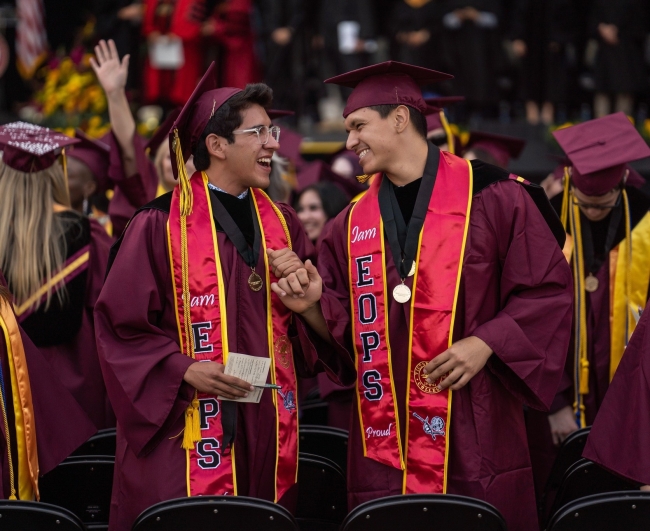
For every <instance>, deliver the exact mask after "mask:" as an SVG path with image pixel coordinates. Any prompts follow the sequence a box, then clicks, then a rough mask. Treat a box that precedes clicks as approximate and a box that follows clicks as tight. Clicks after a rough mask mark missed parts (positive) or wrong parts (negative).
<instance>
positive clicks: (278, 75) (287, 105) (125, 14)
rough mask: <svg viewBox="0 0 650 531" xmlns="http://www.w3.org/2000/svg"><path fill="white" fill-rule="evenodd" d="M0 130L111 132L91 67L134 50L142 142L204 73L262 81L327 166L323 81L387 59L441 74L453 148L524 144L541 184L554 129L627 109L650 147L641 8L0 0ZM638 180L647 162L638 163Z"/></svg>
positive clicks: (564, 3) (649, 67)
mask: <svg viewBox="0 0 650 531" xmlns="http://www.w3.org/2000/svg"><path fill="white" fill-rule="evenodd" d="M0 35H1V39H0V73H1V74H2V77H1V78H0V121H2V122H3V123H4V122H8V121H11V120H14V119H16V118H20V119H23V120H27V121H31V122H35V123H40V124H43V125H46V126H48V127H54V128H59V129H62V130H64V131H68V132H72V131H73V130H74V128H76V127H81V128H82V129H84V130H85V131H87V132H88V133H89V134H90V135H91V136H95V137H98V136H101V135H102V134H103V133H104V132H106V130H107V128H108V116H107V112H106V102H105V99H104V96H103V92H102V89H101V87H100V86H99V85H98V84H97V82H96V80H95V77H94V74H93V71H92V69H91V68H90V66H89V57H90V55H89V54H90V53H92V51H93V47H94V45H95V44H96V43H97V41H98V40H99V39H108V38H112V39H114V40H115V42H116V44H117V48H118V50H119V52H120V55H123V54H127V53H128V54H130V56H131V62H130V75H129V81H128V96H129V100H130V102H131V105H132V109H133V112H134V115H135V116H136V118H137V121H138V124H139V125H138V130H139V132H140V133H141V134H142V135H144V136H148V135H150V134H151V133H152V132H153V131H154V130H155V128H156V127H157V126H158V125H159V123H160V122H161V121H162V120H163V119H164V117H165V116H166V114H167V113H168V112H169V111H170V110H171V109H173V108H175V107H178V106H181V105H182V104H183V103H184V102H185V100H186V99H187V97H188V96H189V95H190V94H191V92H192V89H193V88H194V86H195V84H196V82H197V81H198V79H199V78H200V76H201V75H202V73H203V72H204V71H205V68H206V67H207V65H208V64H209V63H210V62H211V61H216V64H217V66H218V70H219V77H220V81H221V83H222V84H223V85H224V86H239V87H242V86H244V85H245V84H246V83H250V82H255V81H265V82H266V83H268V84H269V85H271V86H272V88H273V89H274V91H275V103H274V107H276V108H279V109H290V110H293V111H295V113H296V114H295V116H292V117H289V118H285V119H284V120H283V121H282V125H283V126H284V127H290V128H293V129H295V130H296V131H299V132H300V133H301V134H302V135H303V136H305V140H306V141H305V142H304V143H303V148H302V149H303V154H304V155H305V156H306V157H308V158H309V157H314V156H322V155H326V154H327V153H328V152H330V153H331V152H333V151H336V150H337V149H338V147H340V145H341V141H343V140H344V139H345V133H344V130H343V122H342V118H341V111H342V109H343V103H344V100H345V97H346V96H347V93H346V91H345V89H344V90H341V89H340V88H339V87H336V86H331V85H325V84H323V83H322V81H323V79H326V78H327V77H330V76H333V75H335V74H338V73H342V72H345V71H348V70H351V69H354V68H359V67H362V66H365V65H370V64H373V63H376V62H380V61H385V60H388V59H394V60H398V61H403V62H408V63H411V64H416V65H421V66H425V67H428V68H433V69H436V70H442V71H444V72H449V73H451V74H453V75H454V76H455V79H454V80H452V81H450V82H447V83H441V84H439V85H435V86H431V87H426V88H425V92H426V95H428V96H436V95H442V96H447V95H462V96H464V97H465V101H463V102H459V103H454V104H452V105H449V106H448V107H447V108H446V109H445V110H446V113H447V117H448V119H449V121H450V122H451V123H452V124H453V128H454V131H455V132H456V133H457V134H458V136H459V138H460V139H461V140H462V139H463V138H466V131H468V130H470V129H473V130H476V129H478V130H487V131H490V132H494V133H502V134H508V135H513V136H518V137H521V138H524V139H526V140H527V145H526V148H525V150H524V152H523V154H522V155H521V157H520V158H519V159H518V160H514V161H512V162H511V166H510V169H511V170H512V171H514V172H517V173H519V174H521V175H525V176H526V177H528V178H530V179H532V180H537V181H539V180H541V179H542V178H543V177H545V176H546V175H547V174H548V173H549V172H550V171H551V170H552V169H553V167H554V166H555V165H556V163H557V161H556V160H553V158H552V157H551V155H552V154H553V153H554V152H559V150H558V149H557V147H556V146H555V145H554V141H553V140H552V137H551V134H550V133H551V131H552V130H553V128H556V127H561V126H563V125H566V124H567V123H576V122H581V121H585V120H588V119H591V118H594V117H598V116H603V115H605V114H608V113H610V112H616V111H624V112H625V113H626V114H628V115H629V116H630V117H631V119H633V121H634V123H635V125H636V126H637V128H638V129H639V131H640V132H641V134H642V135H644V136H645V137H646V139H648V138H650V119H649V117H648V115H649V106H650V76H649V72H650V2H649V1H648V0H615V1H614V0H141V1H137V0H136V1H133V0H14V1H9V2H7V1H0ZM637 169H639V170H640V171H641V173H642V174H644V175H645V176H646V178H648V177H650V162H648V161H646V162H645V164H644V163H641V164H639V165H637Z"/></svg>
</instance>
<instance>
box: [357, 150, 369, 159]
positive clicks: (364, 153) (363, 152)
mask: <svg viewBox="0 0 650 531" xmlns="http://www.w3.org/2000/svg"><path fill="white" fill-rule="evenodd" d="M369 151H370V150H369V149H364V150H363V151H362V152H361V153H359V160H361V159H362V158H363V157H365V156H366V155H367V154H368V152H369Z"/></svg>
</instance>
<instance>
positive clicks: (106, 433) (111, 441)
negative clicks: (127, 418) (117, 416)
mask: <svg viewBox="0 0 650 531" xmlns="http://www.w3.org/2000/svg"><path fill="white" fill-rule="evenodd" d="M115 445H116V435H115V428H109V429H107V430H99V431H98V432H97V433H96V434H95V435H93V436H92V437H91V438H90V439H88V440H87V441H86V442H85V443H83V444H82V445H81V446H80V447H79V448H77V449H76V450H75V451H74V452H73V453H72V455H108V456H110V457H115Z"/></svg>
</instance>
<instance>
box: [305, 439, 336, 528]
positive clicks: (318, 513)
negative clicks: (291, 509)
mask: <svg viewBox="0 0 650 531" xmlns="http://www.w3.org/2000/svg"><path fill="white" fill-rule="evenodd" d="M347 512H348V502H347V484H346V481H345V475H344V474H343V471H342V470H341V468H340V467H339V466H338V465H337V464H336V463H334V462H333V461H331V460H330V459H327V458H325V457H321V456H317V455H310V454H305V453H302V452H301V453H300V457H299V462H298V503H297V507H296V518H297V519H299V520H301V521H302V520H315V521H321V522H330V523H334V524H340V523H341V522H342V521H343V519H344V518H345V515H346V514H347ZM302 527H303V526H302V524H301V528H302Z"/></svg>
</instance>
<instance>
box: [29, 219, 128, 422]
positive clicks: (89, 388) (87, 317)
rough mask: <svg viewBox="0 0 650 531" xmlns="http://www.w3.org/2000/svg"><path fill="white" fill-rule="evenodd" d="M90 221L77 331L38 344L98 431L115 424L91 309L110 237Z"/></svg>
mask: <svg viewBox="0 0 650 531" xmlns="http://www.w3.org/2000/svg"><path fill="white" fill-rule="evenodd" d="M89 221H90V263H89V265H88V277H87V284H86V294H85V304H84V310H83V316H82V322H81V328H80V329H79V332H78V333H77V334H76V335H75V336H74V337H73V338H72V339H71V340H70V341H67V342H65V343H61V344H59V345H54V346H49V347H41V348H40V351H41V353H42V354H43V356H44V357H45V359H46V360H47V361H48V362H49V363H50V365H51V366H52V369H53V372H54V374H56V375H57V376H58V377H59V379H60V380H61V382H62V383H63V385H64V386H65V387H66V388H67V389H68V391H70V393H72V395H73V396H74V397H75V398H76V399H77V402H78V403H79V404H80V405H81V407H82V408H83V409H84V411H85V412H86V414H87V415H88V417H90V419H91V420H92V421H93V423H94V424H95V426H96V427H97V429H98V430H101V429H105V428H113V427H115V415H114V414H113V409H112V408H111V404H110V402H109V399H108V395H107V394H106V386H105V385H104V379H103V377H102V371H101V368H100V366H99V359H98V356H97V345H96V342H95V319H94V316H93V310H94V307H95V303H96V301H97V298H98V297H99V292H100V291H101V289H102V285H103V283H104V275H105V273H106V264H107V262H108V253H109V251H110V247H111V244H112V243H113V240H112V239H111V237H110V236H109V235H108V234H106V231H105V230H104V228H103V227H102V226H101V225H100V224H99V223H98V222H97V221H95V220H93V219H91V220H89Z"/></svg>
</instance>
